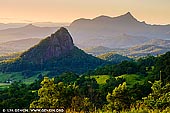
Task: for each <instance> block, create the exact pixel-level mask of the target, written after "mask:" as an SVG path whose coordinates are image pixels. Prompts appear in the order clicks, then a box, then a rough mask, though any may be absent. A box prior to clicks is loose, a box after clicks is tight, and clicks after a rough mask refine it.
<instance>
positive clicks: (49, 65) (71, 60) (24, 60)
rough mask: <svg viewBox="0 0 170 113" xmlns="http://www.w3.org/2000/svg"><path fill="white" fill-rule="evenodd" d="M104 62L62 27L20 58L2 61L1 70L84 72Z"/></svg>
mask: <svg viewBox="0 0 170 113" xmlns="http://www.w3.org/2000/svg"><path fill="white" fill-rule="evenodd" d="M104 62H105V61H103V60H101V59H98V58H96V57H93V56H91V55H88V54H86V53H85V52H84V51H82V50H80V49H79V48H77V47H76V46H74V43H73V39H72V37H71V35H70V34H69V32H68V31H67V29H65V28H63V27H62V28H60V29H59V30H58V31H57V32H55V33H54V34H52V35H51V36H49V37H47V38H45V39H44V40H42V41H41V42H40V43H39V44H38V45H35V46H34V47H32V48H30V49H29V50H28V51H26V52H24V53H23V54H22V55H21V56H20V57H19V58H16V59H14V60H9V61H5V62H2V63H1V65H0V71H3V72H6V71H7V72H16V71H23V70H31V71H39V70H46V71H47V70H55V71H58V72H59V73H62V72H65V71H73V72H78V73H82V72H85V71H87V70H89V69H94V68H96V67H97V66H99V65H101V64H103V63H104Z"/></svg>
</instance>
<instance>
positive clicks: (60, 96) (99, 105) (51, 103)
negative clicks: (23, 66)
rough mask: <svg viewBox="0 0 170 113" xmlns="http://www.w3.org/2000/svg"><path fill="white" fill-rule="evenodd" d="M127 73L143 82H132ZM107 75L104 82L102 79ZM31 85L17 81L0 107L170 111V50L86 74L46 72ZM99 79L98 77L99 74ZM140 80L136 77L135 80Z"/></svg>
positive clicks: (1, 98)
mask: <svg viewBox="0 0 170 113" xmlns="http://www.w3.org/2000/svg"><path fill="white" fill-rule="evenodd" d="M123 74H126V76H131V74H136V75H138V76H140V77H141V78H142V80H143V81H142V82H138V83H135V84H131V85H130V83H129V81H128V80H127V79H126V78H122V77H120V76H121V75H123ZM102 75H108V79H107V80H106V82H105V83H99V81H97V79H95V78H94V76H98V77H99V78H100V77H102ZM43 76H44V77H40V78H39V80H36V81H35V82H34V83H32V84H29V85H28V84H24V83H22V82H14V83H12V84H11V85H10V86H9V88H4V89H3V90H1V91H0V109H4V108H20V109H21V108H64V109H65V110H66V112H86V113H87V112H106V113H108V112H115V113H116V112H121V113H159V112H162V113H169V112H170V107H169V106H170V52H167V53H166V54H164V55H160V56H157V57H153V56H147V57H144V58H140V59H138V60H134V61H123V62H121V63H119V64H110V65H105V66H100V67H98V68H96V69H94V70H89V71H88V72H86V73H84V74H81V75H79V74H77V73H73V72H65V73H62V74H60V75H59V76H55V75H53V77H54V78H49V77H48V76H46V75H43ZM96 78H97V77H96ZM136 81H137V80H136Z"/></svg>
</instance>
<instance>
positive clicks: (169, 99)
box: [143, 80, 170, 111]
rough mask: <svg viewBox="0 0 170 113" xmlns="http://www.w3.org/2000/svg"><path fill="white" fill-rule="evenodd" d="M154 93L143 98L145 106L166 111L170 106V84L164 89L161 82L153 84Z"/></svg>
mask: <svg viewBox="0 0 170 113" xmlns="http://www.w3.org/2000/svg"><path fill="white" fill-rule="evenodd" d="M151 89H152V93H150V94H149V95H148V97H145V98H143V99H144V103H145V105H146V106H147V107H148V108H149V109H159V110H161V111H162V110H164V109H166V108H167V107H168V106H170V84H169V83H168V84H166V85H165V86H163V87H162V82H161V80H159V81H155V82H154V83H153V84H152V87H151Z"/></svg>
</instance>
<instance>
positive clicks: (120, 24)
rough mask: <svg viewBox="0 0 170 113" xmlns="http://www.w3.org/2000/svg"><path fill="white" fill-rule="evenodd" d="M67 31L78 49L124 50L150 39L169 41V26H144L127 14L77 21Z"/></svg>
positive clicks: (143, 23)
mask: <svg viewBox="0 0 170 113" xmlns="http://www.w3.org/2000/svg"><path fill="white" fill-rule="evenodd" d="M68 29H69V30H70V31H71V33H72V36H73V37H74V41H75V44H77V45H79V46H80V47H85V48H89V47H94V46H104V47H109V48H125V47H132V46H135V45H138V44H142V43H144V42H146V41H149V40H151V39H156V38H161V39H169V35H168V34H169V32H170V25H150V24H146V23H145V22H144V21H142V22H140V21H138V20H137V19H136V18H135V17H134V16H133V15H132V14H131V13H130V12H128V13H126V14H124V15H120V16H118V17H109V16H104V15H102V16H99V17H96V18H94V19H84V18H81V19H77V20H75V21H73V22H72V23H71V24H70V26H69V27H68ZM124 34H126V35H124ZM122 36H123V37H122ZM120 37H121V39H120ZM134 42H137V43H134Z"/></svg>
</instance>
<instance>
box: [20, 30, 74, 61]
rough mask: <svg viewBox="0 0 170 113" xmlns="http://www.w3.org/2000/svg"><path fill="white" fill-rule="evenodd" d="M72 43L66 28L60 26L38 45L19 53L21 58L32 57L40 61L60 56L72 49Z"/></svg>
mask: <svg viewBox="0 0 170 113" xmlns="http://www.w3.org/2000/svg"><path fill="white" fill-rule="evenodd" d="M73 48H74V44H73V40H72V37H71V35H70V34H69V32H68V31H67V29H65V28H63V27H61V28H60V29H59V30H58V31H57V32H55V33H54V34H52V35H51V36H49V37H47V38H46V39H44V40H42V41H41V42H40V43H39V44H38V45H36V46H34V47H32V48H31V49H29V50H28V51H26V52H25V53H23V54H22V55H21V57H22V58H23V59H32V60H33V61H35V62H37V63H38V62H42V60H43V61H46V60H48V59H51V58H54V57H60V56H62V55H64V54H67V53H69V52H70V50H73Z"/></svg>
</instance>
